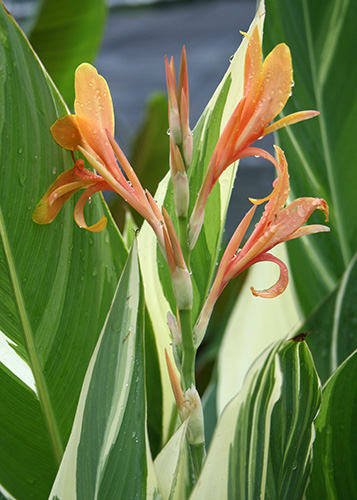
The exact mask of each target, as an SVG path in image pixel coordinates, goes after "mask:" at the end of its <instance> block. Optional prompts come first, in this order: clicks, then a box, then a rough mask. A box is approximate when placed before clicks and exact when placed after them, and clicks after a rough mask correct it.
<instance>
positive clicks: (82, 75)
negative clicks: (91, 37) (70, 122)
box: [74, 63, 119, 174]
mask: <svg viewBox="0 0 357 500" xmlns="http://www.w3.org/2000/svg"><path fill="white" fill-rule="evenodd" d="M75 87H76V100H75V103H74V109H75V112H76V120H77V124H78V127H79V129H80V131H81V133H82V135H83V137H84V138H85V140H86V141H87V143H88V145H89V146H90V148H92V150H93V151H94V152H95V153H96V154H97V155H98V156H99V157H100V158H101V160H102V161H103V162H104V163H105V164H106V165H107V167H108V169H109V170H110V171H111V172H112V174H114V173H115V171H116V170H119V169H118V166H117V163H116V160H115V156H114V153H113V150H112V148H111V147H110V144H109V142H108V139H107V135H106V130H109V132H110V133H111V134H112V135H114V112H113V103H112V99H111V96H110V91H109V88H108V85H107V82H106V81H105V80H104V78H103V77H102V76H100V75H98V72H97V70H96V69H95V68H94V67H93V66H91V65H90V64H87V63H85V64H81V65H80V66H78V68H77V70H76V83H75ZM84 149H88V148H86V147H84ZM89 152H90V153H91V151H90V150H89Z"/></svg>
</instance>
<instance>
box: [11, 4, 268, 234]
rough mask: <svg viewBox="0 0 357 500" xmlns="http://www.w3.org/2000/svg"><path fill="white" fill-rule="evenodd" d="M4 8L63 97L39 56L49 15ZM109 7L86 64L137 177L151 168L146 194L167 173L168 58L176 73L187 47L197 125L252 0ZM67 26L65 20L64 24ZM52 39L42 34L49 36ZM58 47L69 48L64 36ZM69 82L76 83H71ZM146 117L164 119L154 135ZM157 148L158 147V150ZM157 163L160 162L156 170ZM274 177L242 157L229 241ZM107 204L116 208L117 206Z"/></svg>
mask: <svg viewBox="0 0 357 500" xmlns="http://www.w3.org/2000/svg"><path fill="white" fill-rule="evenodd" d="M47 3H48V2H47ZM5 5H6V7H7V8H8V9H9V11H10V12H11V13H12V14H13V16H14V17H15V18H16V20H17V21H18V22H19V24H20V25H21V27H22V28H23V29H24V31H25V32H26V33H27V35H28V36H29V38H30V41H31V43H32V44H33V46H34V47H35V49H36V51H37V52H38V53H39V55H40V58H41V60H42V61H43V62H44V65H45V67H46V68H47V70H48V71H49V73H50V74H51V75H52V77H53V79H54V81H55V83H57V85H58V87H59V88H60V91H61V92H62V95H63V96H64V97H65V98H66V92H64V91H63V90H62V89H61V85H60V84H59V83H58V82H57V81H56V78H55V75H54V74H53V72H54V71H52V66H53V65H54V64H55V61H53V60H51V58H50V57H51V56H50V54H46V53H45V52H43V50H44V49H43V45H44V44H43V43H41V38H40V35H39V33H40V34H41V32H43V31H44V26H46V30H48V18H47V19H46V22H47V24H46V23H45V22H44V20H45V18H46V13H45V14H44V13H43V11H42V10H43V7H42V3H41V1H36V0H16V1H15V0H7V1H6V2H5ZM107 7H108V10H107V12H106V13H105V18H104V19H103V30H102V31H101V33H100V36H101V39H100V40H99V41H98V44H97V46H99V51H98V52H97V54H96V55H95V56H94V57H93V60H92V61H88V62H93V63H94V64H95V66H96V67H97V69H98V72H99V73H100V74H102V75H103V76H104V77H105V79H106V80H107V82H108V84H109V87H110V90H111V93H112V97H113V103H114V110H115V118H116V138H117V140H118V142H119V144H120V145H121V147H122V148H123V149H124V151H125V153H126V154H127V155H128V156H129V158H130V160H131V162H132V164H133V166H134V168H136V170H137V171H138V173H139V177H140V173H141V171H143V170H145V169H146V170H148V169H149V172H148V173H147V174H146V175H145V173H143V174H142V176H143V177H144V179H143V177H140V178H141V179H142V182H143V184H144V185H147V184H145V181H147V182H148V183H149V184H150V186H149V189H150V190H151V191H153V188H154V185H153V184H155V183H157V182H158V181H159V180H160V179H161V178H162V176H163V169H164V172H165V169H166V170H167V168H168V143H169V141H168V139H167V137H166V136H165V137H162V136H163V131H166V130H167V127H168V125H167V122H165V123H164V118H163V116H165V120H167V111H165V110H163V106H166V104H164V103H163V102H164V101H163V99H164V97H163V96H164V95H165V96H166V81H165V71H164V56H165V54H166V55H167V56H168V57H170V56H174V59H175V62H176V67H177V69H178V67H179V61H180V55H181V49H182V46H183V45H185V46H186V50H187V58H188V72H189V85H190V123H191V128H194V125H195V124H196V122H197V120H198V118H199V117H200V115H201V113H202V112H203V110H204V108H205V106H206V104H207V103H208V101H209V99H210V98H211V96H212V94H213V92H214V91H215V89H216V87H217V86H218V84H219V82H220V81H221V79H222V77H223V75H224V73H225V71H226V70H227V68H228V65H229V58H230V56H231V55H233V54H234V52H235V51H236V50H237V48H238V46H239V44H240V42H241V39H242V35H241V34H240V33H239V31H240V30H242V31H246V30H247V29H248V27H249V24H250V22H251V21H252V19H253V17H254V13H255V8H256V2H255V0H235V1H217V0H216V1H213V0H211V1H175V0H171V1H157V2H152V1H138V0H131V1H122V0H115V1H114V0H113V1H109V3H108V4H107ZM41 9H42V10H41ZM103 17H104V16H103ZM64 21H65V22H67V21H68V19H65V20H64ZM98 22H99V21H98ZM56 29H57V26H54V27H53V38H56V37H57V32H56ZM84 29H85V27H83V26H82V25H81V24H80V23H78V25H77V26H76V35H75V36H76V37H77V38H78V39H79V40H80V39H81V34H82V32H83V30H84ZM49 34H50V33H48V32H47V33H46V36H47V37H48V35H49ZM94 36H96V35H94ZM83 38H84V34H83ZM60 42H62V43H63V45H64V46H65V45H66V39H65V38H64V39H63V40H61V41H60ZM56 43H58V40H57V41H56ZM81 61H82V60H81ZM82 62H83V61H82ZM72 78H73V74H72ZM70 84H71V85H72V86H73V82H70ZM161 94H162V95H161ZM66 100H67V104H68V105H69V107H72V105H73V98H72V96H71V97H68V99H66ZM150 113H153V114H155V115H156V117H158V113H160V116H161V119H160V120H159V119H158V118H157V120H156V123H157V130H156V135H154V136H153V135H152V133H151V134H149V136H150V137H147V135H148V132H147V130H145V121H146V122H147V121H148V120H149V115H150ZM152 120H153V118H152V117H151V121H152ZM154 121H155V120H154ZM160 138H161V139H160ZM272 141H273V137H272V136H268V137H267V138H265V139H264V140H263V142H264V144H261V145H262V146H263V147H265V148H266V149H269V148H271V145H272ZM148 142H149V143H150V142H151V143H152V142H155V143H156V145H157V150H158V151H155V153H154V152H153V151H152V149H151V152H150V153H149V155H148V154H147V153H146V149H147V147H151V148H153V144H151V146H148V145H147V143H148ZM159 143H162V146H160V144H159ZM144 144H146V147H144V146H143V145H144ZM143 157H145V158H143ZM149 157H150V158H149ZM166 158H167V160H165V159H166ZM150 161H151V168H150ZM159 163H160V164H163V165H162V166H161V167H159ZM165 163H166V164H165ZM144 164H145V165H144ZM155 165H157V168H155ZM145 177H146V178H145ZM273 178H274V169H273V168H272V166H271V165H270V164H268V162H262V160H261V159H260V158H254V157H253V158H245V159H243V160H241V162H240V166H239V174H238V177H237V181H236V184H235V189H234V191H233V194H232V200H231V204H230V209H229V214H228V221H227V228H226V235H227V236H229V235H230V234H231V233H232V232H233V231H234V229H235V228H236V226H237V224H238V222H239V221H240V219H241V217H242V216H243V215H244V214H245V212H246V211H247V210H248V209H249V208H250V203H249V201H248V197H249V196H252V197H256V198H259V197H262V196H265V195H266V194H267V193H268V192H269V190H270V187H271V182H272V180H273ZM109 202H110V204H111V205H112V207H111V208H112V209H113V210H114V211H115V210H116V209H115V202H114V203H113V202H112V200H109ZM119 218H120V217H119ZM119 222H120V221H119Z"/></svg>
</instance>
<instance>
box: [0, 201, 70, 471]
mask: <svg viewBox="0 0 357 500" xmlns="http://www.w3.org/2000/svg"><path fill="white" fill-rule="evenodd" d="M0 236H1V240H2V244H3V247H4V252H5V256H6V261H7V265H8V269H9V274H10V279H11V283H12V287H13V290H14V295H15V299H16V305H17V308H18V311H19V317H20V322H21V325H22V328H23V333H24V341H25V345H26V349H27V353H28V357H29V361H30V368H31V370H32V373H33V376H34V379H35V383H36V389H37V395H38V398H39V401H40V404H41V408H42V411H43V417H44V420H45V424H46V427H47V430H48V433H49V439H50V442H51V444H52V448H53V453H54V456H55V459H56V461H57V463H58V464H59V463H60V462H61V459H62V456H63V451H64V446H63V442H62V438H61V435H60V432H59V428H58V425H57V420H56V418H55V413H54V410H53V407H52V403H51V399H50V395H49V392H48V388H47V383H46V379H45V377H44V373H43V371H42V367H41V362H40V358H39V355H38V352H37V349H36V343H35V340H34V334H33V331H32V327H31V322H30V320H29V317H28V314H27V310H26V305H25V300H24V297H23V294H22V290H21V286H20V281H19V278H18V274H17V270H16V265H15V262H14V259H13V255H12V251H11V245H10V241H9V239H8V236H7V232H6V225H5V221H4V217H3V213H2V210H1V207H0Z"/></svg>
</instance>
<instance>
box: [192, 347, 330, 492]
mask: <svg viewBox="0 0 357 500" xmlns="http://www.w3.org/2000/svg"><path fill="white" fill-rule="evenodd" d="M320 392H321V391H320V386H319V380H318V377H317V374H316V371H315V368H314V364H313V361H312V358H311V355H310V352H309V350H308V348H307V346H306V344H305V343H304V342H294V341H289V342H287V343H283V344H282V343H278V344H276V345H275V346H274V347H273V348H270V349H268V350H267V351H265V352H264V353H263V355H262V356H260V358H258V360H257V361H256V362H255V363H254V365H253V366H252V367H251V369H250V370H249V372H248V374H247V377H246V380H245V382H244V385H243V387H242V390H241V392H240V393H239V394H238V395H237V396H236V397H235V398H234V399H233V400H232V401H231V402H230V403H229V404H228V405H227V407H226V408H225V410H224V412H223V413H222V416H221V418H220V420H219V422H218V425H217V428H216V431H215V433H214V436H213V440H212V443H211V447H210V449H209V451H208V455H207V458H206V461H205V464H204V467H203V470H202V473H201V476H200V478H199V481H198V483H197V486H196V488H195V489H194V492H193V494H192V496H191V497H190V498H191V500H196V499H197V500H198V499H200V498H229V499H234V498H237V499H241V498H244V499H247V500H249V499H255V498H261V499H262V500H263V499H272V500H273V499H276V498H289V499H290V498H292V499H293V498H296V499H301V498H302V494H303V492H304V490H305V488H306V484H307V481H308V475H309V472H310V459H311V450H312V440H313V435H314V434H313V421H314V419H315V417H316V414H317V411H318V409H319V404H320V398H321V394H320Z"/></svg>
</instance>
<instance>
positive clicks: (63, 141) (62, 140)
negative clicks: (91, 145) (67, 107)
mask: <svg viewBox="0 0 357 500" xmlns="http://www.w3.org/2000/svg"><path fill="white" fill-rule="evenodd" d="M50 130H51V133H52V135H53V138H54V139H55V141H56V142H57V143H58V144H59V145H60V146H62V148H65V149H71V150H74V149H78V146H83V145H84V139H83V136H82V134H81V131H80V129H79V127H78V123H77V120H76V117H75V116H73V115H66V116H65V117H63V118H60V119H59V120H57V121H56V122H55V123H54V124H53V125H52V127H51V129H50Z"/></svg>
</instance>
